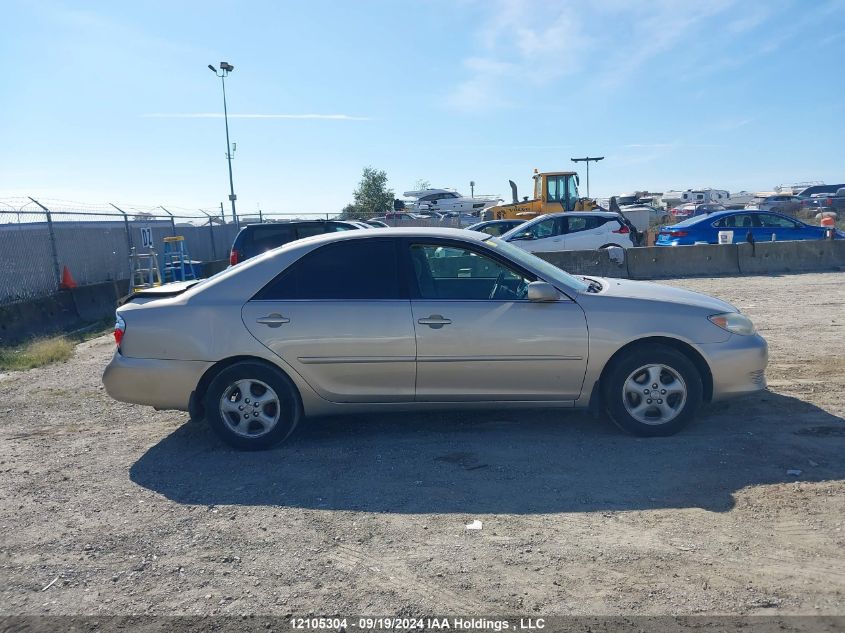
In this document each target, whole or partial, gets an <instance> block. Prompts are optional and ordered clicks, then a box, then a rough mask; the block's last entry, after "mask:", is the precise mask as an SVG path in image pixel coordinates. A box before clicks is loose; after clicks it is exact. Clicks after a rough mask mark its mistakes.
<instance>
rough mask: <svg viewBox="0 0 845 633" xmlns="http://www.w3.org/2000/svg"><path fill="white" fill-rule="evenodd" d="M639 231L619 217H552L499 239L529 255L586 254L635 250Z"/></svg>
mask: <svg viewBox="0 0 845 633" xmlns="http://www.w3.org/2000/svg"><path fill="white" fill-rule="evenodd" d="M635 236H636V229H634V227H633V225H631V223H630V221H629V220H627V219H626V218H624V217H623V216H620V215H619V214H618V213H610V212H601V211H590V212H584V213H572V212H569V213H549V214H547V215H541V216H538V217H536V218H534V219H533V220H529V221H528V222H526V223H525V224H522V225H520V226H518V227H516V228H514V229H511V230H510V231H508V232H507V233H504V234H503V235H502V236H501V238H500V239H503V240H505V241H506V242H511V243H512V244H513V245H514V246H519V247H520V248H522V249H524V250H526V251H528V252H530V253H551V252H554V251H587V250H593V249H597V248H609V247H611V246H621V247H622V248H631V247H632V246H635V243H634V240H635Z"/></svg>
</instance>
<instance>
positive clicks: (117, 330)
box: [114, 314, 126, 347]
mask: <svg viewBox="0 0 845 633" xmlns="http://www.w3.org/2000/svg"><path fill="white" fill-rule="evenodd" d="M115 316H116V317H117V318H116V319H115V322H114V342H115V343H116V344H117V346H118V347H120V343H121V341H122V340H123V335H124V334H125V333H126V321H124V320H123V317H122V316H120V315H119V314H118V315H115Z"/></svg>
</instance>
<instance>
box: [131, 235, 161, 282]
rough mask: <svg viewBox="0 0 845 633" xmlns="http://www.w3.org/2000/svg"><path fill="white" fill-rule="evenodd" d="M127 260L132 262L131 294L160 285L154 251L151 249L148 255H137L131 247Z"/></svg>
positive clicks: (156, 258)
mask: <svg viewBox="0 0 845 633" xmlns="http://www.w3.org/2000/svg"><path fill="white" fill-rule="evenodd" d="M129 258H130V259H131V260H132V284H131V285H132V292H138V291H139V290H144V289H145V288H153V287H155V286H160V285H161V271H160V269H159V267H158V255H157V254H156V252H155V249H153V248H151V249H150V252H149V253H139V252H138V251H137V249H136V248H135V247H134V246H133V247H132V251H131V253H130V255H129Z"/></svg>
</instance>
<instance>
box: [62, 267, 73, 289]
mask: <svg viewBox="0 0 845 633" xmlns="http://www.w3.org/2000/svg"><path fill="white" fill-rule="evenodd" d="M59 288H61V289H62V290H70V289H71V288H76V282H75V281H74V280H73V277H71V275H70V270H68V267H67V266H65V267H64V268H63V269H62V283H60V284H59Z"/></svg>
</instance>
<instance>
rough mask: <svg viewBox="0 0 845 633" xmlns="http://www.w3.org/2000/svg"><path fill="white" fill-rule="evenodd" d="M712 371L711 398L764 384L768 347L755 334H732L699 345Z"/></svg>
mask: <svg viewBox="0 0 845 633" xmlns="http://www.w3.org/2000/svg"><path fill="white" fill-rule="evenodd" d="M701 350H702V352H703V353H704V355H705V358H706V359H707V362H708V363H709V365H710V371H711V373H712V374H713V400H714V401H717V400H724V399H726V398H732V397H734V396H741V395H744V394H748V393H753V392H755V391H762V390H763V389H765V388H766V374H765V371H766V365H767V364H768V362H769V348H768V345H767V344H766V340H765V339H764V338H763V337H762V336H760V335H759V334H754V335H753V336H740V335H737V334H732V335H731V337H730V338H729V339H728V340H727V341H725V342H724V343H716V344H712V345H702V346H701Z"/></svg>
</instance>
